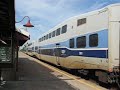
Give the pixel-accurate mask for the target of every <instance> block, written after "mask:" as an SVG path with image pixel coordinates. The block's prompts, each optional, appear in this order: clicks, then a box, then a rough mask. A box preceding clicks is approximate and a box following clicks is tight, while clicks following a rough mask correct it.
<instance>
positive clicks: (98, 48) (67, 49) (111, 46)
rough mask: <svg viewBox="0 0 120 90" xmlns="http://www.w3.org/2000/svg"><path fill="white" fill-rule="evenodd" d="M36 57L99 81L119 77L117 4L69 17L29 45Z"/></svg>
mask: <svg viewBox="0 0 120 90" xmlns="http://www.w3.org/2000/svg"><path fill="white" fill-rule="evenodd" d="M28 51H29V52H32V54H34V55H36V57H37V58H39V59H41V60H44V61H47V62H49V63H52V64H55V65H57V66H61V67H64V68H67V69H72V70H78V71H79V72H80V73H83V74H85V75H88V74H89V75H90V74H92V73H94V75H95V76H96V77H98V80H99V81H101V82H104V83H108V82H109V83H113V82H115V78H116V77H117V78H118V77H119V75H118V74H119V64H120V55H119V54H120V4H112V5H109V6H107V7H104V8H102V9H99V10H96V11H92V12H88V13H86V14H82V15H79V16H75V17H72V18H70V19H68V20H66V21H64V22H62V23H61V24H59V25H57V26H55V27H54V28H52V29H51V30H49V31H48V32H46V33H44V34H43V35H42V36H41V37H40V38H39V39H38V40H36V41H34V42H32V43H30V45H28Z"/></svg>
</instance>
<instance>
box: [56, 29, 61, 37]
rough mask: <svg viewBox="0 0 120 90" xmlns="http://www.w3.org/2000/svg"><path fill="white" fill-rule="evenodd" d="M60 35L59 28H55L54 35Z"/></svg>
mask: <svg viewBox="0 0 120 90" xmlns="http://www.w3.org/2000/svg"><path fill="white" fill-rule="evenodd" d="M58 35H60V28H58V29H57V30H56V36H58Z"/></svg>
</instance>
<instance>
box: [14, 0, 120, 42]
mask: <svg viewBox="0 0 120 90" xmlns="http://www.w3.org/2000/svg"><path fill="white" fill-rule="evenodd" d="M113 3H120V0H15V13H16V15H15V16H16V17H15V18H16V21H20V20H21V19H22V18H23V17H24V16H29V17H30V20H31V23H32V24H33V25H34V27H33V28H27V30H28V32H29V33H30V36H31V37H30V38H31V39H30V40H31V41H33V40H36V39H38V38H39V37H40V36H41V35H42V34H43V33H45V32H47V31H48V30H49V29H51V28H53V27H54V26H56V25H57V24H59V23H61V22H63V21H64V20H66V19H68V18H70V17H73V16H77V15H80V14H83V13H86V12H90V11H93V10H96V9H100V8H102V7H105V6H107V5H109V4H113ZM27 20H28V19H27V18H25V19H24V20H23V21H22V22H20V23H16V27H17V28H24V27H23V24H25V23H26V22H27ZM25 29H26V28H25Z"/></svg>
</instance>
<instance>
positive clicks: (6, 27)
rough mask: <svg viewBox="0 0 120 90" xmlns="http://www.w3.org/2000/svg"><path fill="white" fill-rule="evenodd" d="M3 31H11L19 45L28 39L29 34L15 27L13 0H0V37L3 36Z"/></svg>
mask: <svg viewBox="0 0 120 90" xmlns="http://www.w3.org/2000/svg"><path fill="white" fill-rule="evenodd" d="M5 33H8V34H10V33H13V34H12V35H13V37H14V39H16V40H18V42H19V43H18V45H19V46H21V45H23V44H24V43H25V42H26V41H27V40H28V39H29V35H25V34H24V33H21V32H19V31H18V30H16V28H15V5H14V0H0V39H1V38H4V35H6V34H5ZM5 37H6V36H5Z"/></svg>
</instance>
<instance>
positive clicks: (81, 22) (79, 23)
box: [77, 18, 86, 26]
mask: <svg viewBox="0 0 120 90" xmlns="http://www.w3.org/2000/svg"><path fill="white" fill-rule="evenodd" d="M85 23H86V18H82V19H78V20H77V26H79V25H82V24H85Z"/></svg>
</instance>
